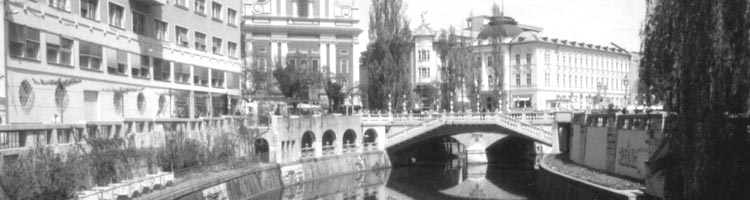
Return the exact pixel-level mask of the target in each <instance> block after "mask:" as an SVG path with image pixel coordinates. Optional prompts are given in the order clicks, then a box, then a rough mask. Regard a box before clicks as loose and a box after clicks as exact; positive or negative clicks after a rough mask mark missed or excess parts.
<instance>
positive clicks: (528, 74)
mask: <svg viewBox="0 0 750 200" xmlns="http://www.w3.org/2000/svg"><path fill="white" fill-rule="evenodd" d="M526 85H531V73H526Z"/></svg>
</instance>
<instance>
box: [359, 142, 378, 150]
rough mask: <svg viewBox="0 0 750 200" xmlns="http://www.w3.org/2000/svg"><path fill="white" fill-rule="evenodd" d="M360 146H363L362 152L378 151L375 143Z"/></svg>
mask: <svg viewBox="0 0 750 200" xmlns="http://www.w3.org/2000/svg"><path fill="white" fill-rule="evenodd" d="M362 146H363V148H362V150H363V151H377V150H378V143H377V142H373V143H364V145H362Z"/></svg>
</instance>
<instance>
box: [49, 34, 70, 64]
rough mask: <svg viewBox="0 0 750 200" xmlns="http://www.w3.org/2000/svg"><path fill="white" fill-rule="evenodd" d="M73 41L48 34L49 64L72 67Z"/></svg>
mask: <svg viewBox="0 0 750 200" xmlns="http://www.w3.org/2000/svg"><path fill="white" fill-rule="evenodd" d="M72 49H73V40H71V39H67V38H62V37H60V36H59V35H54V34H49V33H48V34H47V63H54V64H60V65H68V66H70V65H72V64H73V63H71V60H72V59H71V56H72V55H73V54H72V53H71V52H72Z"/></svg>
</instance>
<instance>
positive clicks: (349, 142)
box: [341, 129, 357, 153]
mask: <svg viewBox="0 0 750 200" xmlns="http://www.w3.org/2000/svg"><path fill="white" fill-rule="evenodd" d="M355 141H357V133H356V132H354V130H352V129H347V130H346V131H345V132H344V137H343V139H342V140H341V144H342V145H341V146H342V147H343V150H344V153H346V152H356V148H357V144H356V143H355Z"/></svg>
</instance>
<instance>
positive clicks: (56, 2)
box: [47, 0, 70, 11]
mask: <svg viewBox="0 0 750 200" xmlns="http://www.w3.org/2000/svg"><path fill="white" fill-rule="evenodd" d="M47 4H48V5H49V6H50V7H53V8H57V9H60V10H65V11H69V10H70V7H69V4H68V0H47Z"/></svg>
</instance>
